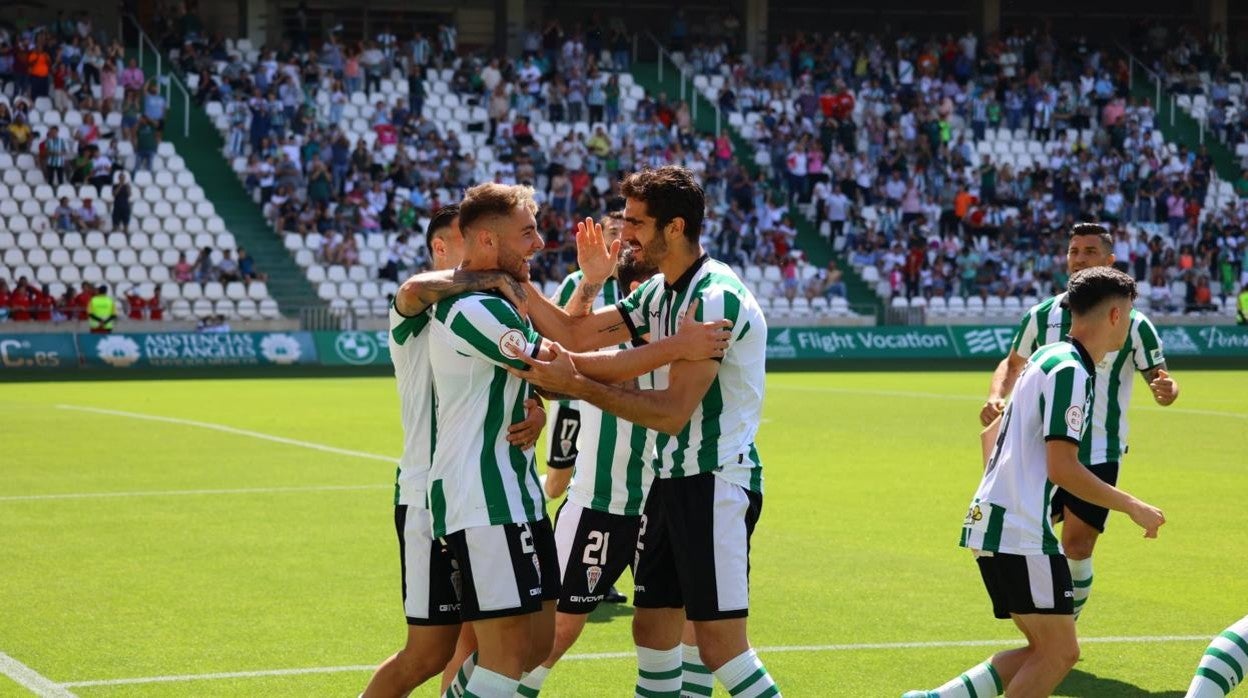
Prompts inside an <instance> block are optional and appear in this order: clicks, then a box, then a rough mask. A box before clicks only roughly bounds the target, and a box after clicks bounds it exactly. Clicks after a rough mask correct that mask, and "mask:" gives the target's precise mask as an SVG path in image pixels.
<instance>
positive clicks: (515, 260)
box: [498, 249, 529, 281]
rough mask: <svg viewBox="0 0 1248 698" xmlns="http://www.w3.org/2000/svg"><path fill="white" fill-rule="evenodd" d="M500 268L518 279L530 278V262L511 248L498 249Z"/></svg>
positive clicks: (526, 279)
mask: <svg viewBox="0 0 1248 698" xmlns="http://www.w3.org/2000/svg"><path fill="white" fill-rule="evenodd" d="M498 269H499V271H505V272H507V273H508V274H511V275H512V276H514V277H515V278H516V280H517V281H528V280H529V262H528V261H527V260H526V259H525V258H524V256H523V255H518V254H516V253H514V252H512V251H510V250H506V249H500V250H499V251H498Z"/></svg>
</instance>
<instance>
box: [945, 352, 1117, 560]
mask: <svg viewBox="0 0 1248 698" xmlns="http://www.w3.org/2000/svg"><path fill="white" fill-rule="evenodd" d="M1092 370H1093V366H1092V363H1091V359H1090V358H1089V357H1088V356H1087V354H1086V352H1084V351H1083V350H1082V349H1081V348H1080V347H1077V346H1075V345H1074V344H1071V343H1069V342H1056V343H1054V344H1049V345H1046V346H1043V347H1041V348H1040V349H1039V350H1037V351H1036V352H1035V353H1034V354H1033V355H1032V357H1031V360H1030V361H1028V363H1027V366H1026V368H1024V369H1023V373H1022V375H1020V376H1019V378H1018V381H1017V382H1016V383H1015V385H1014V391H1013V393H1012V395H1011V397H1010V402H1009V404H1008V405H1006V408H1005V412H1003V413H1002V415H1001V425H1000V427H999V428H998V433H997V442H996V445H995V446H994V448H993V451H992V454H991V455H990V456H989V458H988V464H987V466H986V469H985V472H984V476H983V479H982V480H981V481H980V484H979V488H978V490H977V491H976V492H975V496H974V498H973V499H972V501H971V506H970V508H969V510H968V512H967V517H966V520H965V521H964V522H963V530H962V538H961V541H960V544H961V545H962V546H963V547H967V548H973V549H976V550H986V551H991V552H1002V553H1011V554H1016V555H1036V554H1046V555H1050V554H1057V553H1060V552H1061V545H1060V543H1059V542H1058V539H1057V537H1056V536H1055V535H1054V534H1053V527H1052V524H1051V523H1050V521H1049V516H1048V512H1049V501H1050V499H1051V498H1052V496H1053V490H1054V489H1055V486H1054V485H1053V483H1052V482H1050V481H1049V474H1048V447H1047V443H1048V441H1050V440H1053V439H1063V440H1066V441H1070V442H1072V443H1074V444H1076V445H1077V444H1078V443H1079V441H1080V437H1081V436H1082V434H1083V431H1084V428H1085V425H1086V419H1087V414H1088V411H1089V410H1088V404H1087V403H1088V401H1089V400H1090V399H1091V397H1092V377H1091V376H1092V373H1091V371H1092Z"/></svg>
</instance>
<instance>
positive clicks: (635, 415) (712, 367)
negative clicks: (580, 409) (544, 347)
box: [508, 345, 719, 435]
mask: <svg viewBox="0 0 1248 698" xmlns="http://www.w3.org/2000/svg"><path fill="white" fill-rule="evenodd" d="M551 349H552V352H553V354H554V356H553V357H552V359H551V360H550V361H543V360H540V359H531V358H529V357H528V356H524V357H522V358H521V360H522V361H523V362H524V363H526V364H528V366H529V369H528V370H527V371H521V370H516V369H511V368H509V369H508V370H509V371H511V372H512V373H513V374H514V375H516V376H518V377H520V378H523V379H525V380H527V381H529V382H531V383H534V384H535V385H538V386H540V387H542V388H543V389H544V390H546V391H549V392H551V393H554V394H560V395H567V396H569V397H572V398H576V399H579V400H586V401H588V402H590V403H591V404H593V405H595V406H597V407H599V408H600V409H602V410H603V411H605V412H610V413H611V414H613V415H615V416H617V417H620V418H622V419H625V420H627V421H630V422H632V423H634V424H639V425H641V426H643V427H646V428H648V429H654V430H655V431H660V432H663V433H665V434H671V435H676V434H679V433H680V431H681V430H682V429H684V428H685V425H686V424H688V423H689V418H690V417H691V416H692V415H693V412H694V410H695V409H697V406H698V403H699V402H701V400H702V398H703V397H704V396H705V395H706V391H707V390H708V389H709V388H710V387H711V383H712V382H714V380H715V376H716V375H717V374H718V372H719V364H718V363H717V362H715V361H712V360H710V359H704V360H702V361H679V362H677V363H675V364H673V365H672V369H671V371H670V372H669V375H668V387H667V388H665V389H663V390H637V389H635V388H622V387H618V386H614V385H605V384H603V383H599V382H598V381H595V380H593V379H592V378H589V377H588V376H586V375H584V374H583V373H581V372H579V371H578V370H577V367H576V365H575V364H574V363H573V361H572V356H571V355H570V354H568V353H567V352H564V351H562V349H561V347H559V346H557V345H554V346H552V347H551Z"/></svg>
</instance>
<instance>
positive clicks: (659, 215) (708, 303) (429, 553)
mask: <svg viewBox="0 0 1248 698" xmlns="http://www.w3.org/2000/svg"><path fill="white" fill-rule="evenodd" d="M624 191H625V194H626V196H627V197H628V203H627V205H626V208H625V211H624V214H623V216H622V220H623V221H624V238H625V240H626V241H627V242H628V243H629V253H628V256H630V257H631V258H634V259H635V260H636V261H638V262H642V263H645V264H649V265H651V266H654V267H657V268H658V270H659V271H660V275H659V276H656V277H654V278H652V279H650V280H647V281H646V282H645V283H643V284H641V286H640V287H639V288H638V289H637V290H636V291H634V292H633V293H631V294H626V293H625V292H624V289H620V288H617V293H616V298H615V300H616V304H615V305H612V306H609V307H603V308H601V309H599V310H598V311H596V312H593V313H587V314H581V315H577V316H570V315H568V314H567V313H565V312H564V311H563V310H562V309H560V308H558V307H557V306H555V305H553V304H551V303H550V302H549V301H546V300H545V299H542V298H540V294H535V293H532V292H531V287H527V288H528V292H526V290H525V288H526V287H525V286H516V285H513V284H512V283H511V282H510V281H508V280H507V277H510V279H513V280H518V281H527V279H528V264H529V259H530V258H531V257H532V255H533V254H535V253H537V252H538V251H539V250H540V249H541V248H542V247H543V241H542V238H541V236H540V235H539V233H538V231H537V227H536V219H535V213H536V211H537V205H536V203H535V202H534V200H533V196H532V190H531V189H529V188H527V187H523V186H508V185H501V184H493V183H491V184H484V185H480V186H476V187H473V188H472V189H470V190H469V191H468V193H467V195H466V196H465V198H464V201H463V202H462V203H461V204H460V207H459V218H458V232H460V233H462V262H461V263H460V264H458V265H457V266H458V268H457V269H454V270H453V271H449V273H448V272H443V276H440V277H430V276H428V275H423V276H424V278H421V276H422V275H418V277H414V278H413V279H411V280H409V282H408V283H405V284H404V287H403V289H401V291H400V294H399V297H398V298H396V304H395V313H394V314H393V316H392V330H391V336H392V340H393V341H392V342H391V346H392V351H395V350H396V348H397V352H398V353H397V354H396V357H400V356H403V355H404V353H405V350H404V349H403V347H404V345H406V344H407V343H408V342H412V341H413V340H416V339H420V340H421V343H420V346H422V347H424V349H423V350H422V352H421V353H420V354H416V353H412V356H410V357H407V358H401V359H396V362H395V365H396V374H397V377H398V379H399V392H400V396H401V399H402V400H403V405H404V409H403V417H404V430H405V433H406V435H407V437H408V438H407V440H406V443H405V458H404V461H403V466H402V467H401V470H400V476H399V481H400V485H399V490H400V494H401V496H400V498H399V499H400V500H401V501H402V504H401V505H400V504H399V502H398V501H396V528H397V529H398V533H399V540H400V552H401V556H402V560H403V563H402V564H403V572H404V599H405V609H406V610H407V611H408V621H409V626H410V627H411V628H413V629H412V630H409V641H408V647H406V648H405V649H404V650H403V651H400V652H399V653H397V654H396V655H395V656H394V657H392V658H391V659H389V660H387V662H386V663H384V664H383V665H382V666H381V667H380V668H379V669H378V672H377V674H376V675H375V676H374V678H373V680H372V682H371V683H370V685H369V687H368V690H367V691H366V695H370V696H372V695H378V696H382V695H403V694H405V693H406V692H408V691H410V690H411V689H412V688H414V687H415V686H416V685H418V684H419V683H420V682H422V681H424V680H426V679H427V678H429V677H431V676H432V675H433V674H434V673H436V672H435V671H433V669H434V668H436V667H437V665H438V662H439V661H440V662H442V663H445V662H446V661H447V659H448V658H449V657H450V654H451V652H452V651H453V650H454V647H455V637H456V635H457V632H456V630H457V628H458V623H459V622H460V621H462V622H465V623H470V624H471V627H472V630H473V631H474V634H475V640H476V646H477V650H476V652H475V653H474V654H473V655H471V656H470V657H468V658H467V660H466V662H465V664H464V667H463V669H462V670H461V671H459V672H456V673H457V675H458V676H457V678H458V679H459V681H463V682H464V683H463V685H462V686H461V685H459V684H458V682H456V683H455V684H452V686H451V687H450V689H449V691H448V694H449V695H471V696H479V697H482V698H484V697H491V698H492V697H494V696H498V697H499V698H506V697H510V696H512V695H514V694H517V693H519V694H520V695H535V694H536V692H537V689H538V687H540V683H541V678H542V677H544V671H545V670H544V669H538V667H539V665H540V664H541V663H542V662H544V661H546V662H547V665H549V664H550V663H553V661H548V660H549V659H552V658H551V649H552V645H553V643H554V637H555V634H556V633H555V628H556V622H555V605H556V604H555V602H556V600H560V603H561V604H562V603H563V602H564V600H563V599H562V598H561V595H560V589H561V586H562V585H561V583H560V582H561V579H560V576H561V570H565V569H572V565H570V563H569V562H568V557H567V556H568V555H570V554H571V552H572V551H573V550H578V551H579V553H580V559H579V560H578V565H577V566H576V567H575V569H576V570H578V572H580V574H581V576H583V577H584V580H583V581H584V585H585V586H586V589H584V590H582V591H585V592H586V593H583V594H578V596H580V597H581V599H582V600H581V604H582V606H581V607H579V608H574V606H575V605H576V604H574V603H573V602H574V601H575V600H574V599H572V598H571V595H568V598H567V603H568V608H567V610H568V611H569V612H570V613H572V614H575V613H576V612H578V611H582V612H583V607H584V606H583V605H584V604H585V603H589V604H591V607H592V603H593V600H595V599H594V595H595V592H596V591H597V590H599V585H607V586H609V584H610V581H613V580H609V579H606V578H605V577H609V576H614V575H618V573H619V571H620V570H619V569H617V568H620V567H621V565H620V564H619V563H618V562H617V561H618V560H620V559H625V560H626V559H627V557H629V556H620V555H618V554H612V553H611V549H612V548H613V547H614V548H616V549H619V548H624V549H626V550H627V549H629V548H635V555H634V556H632V557H634V559H635V560H636V562H637V564H636V568H635V576H636V582H637V597H636V599H635V602H636V605H637V607H638V610H637V615H636V619H635V622H634V635H635V639H636V642H637V646H638V660H639V670H638V679H637V692H638V694H639V695H647V696H678V695H679V693H680V690H681V664H682V655H681V650H680V642H681V635H682V629H683V626H684V623H685V619H686V617H687V618H688V619H689V620H691V621H693V622H694V625H695V626H696V635H697V643H698V645H699V647H700V649H701V656H702V658H703V660H704V661H705V663H706V666H707V667H708V668H709V669H710V670H712V671H714V674H715V676H717V677H718V678H719V679H720V681H721V682H722V683H724V685H725V686H727V687H728V688H729V690H730V691H732V693H733V695H747V696H772V695H779V691H778V689H776V687H775V685H774V683H773V682H772V680H771V678H770V676H768V675H767V672H766V670H765V669H763V667H762V664H761V662H760V661H759V660H758V658H757V656H756V655H755V654H754V652H753V650H752V649H751V648H750V646H749V642H748V639H747V636H746V626H745V618H746V615H747V613H748V565H749V558H748V545H749V537H750V535H751V534H752V532H753V527H754V524H755V523H756V522H757V520H758V516H759V513H760V512H761V504H762V472H761V471H762V463H761V460H760V459H759V456H758V452H757V449H756V448H755V447H754V443H753V438H754V434H755V432H756V430H757V427H758V423H759V416H760V414H759V413H760V411H761V406H762V393H763V370H764V354H765V352H764V347H765V339H766V324H765V321H764V319H763V317H762V313H761V310H760V309H759V306H758V304H757V303H756V302H755V301H754V299H753V297H752V296H750V294H749V293H748V291H746V290H745V288H744V286H742V285H741V283H740V281H739V280H738V279H737V278H736V277H735V275H733V274H732V272H731V271H730V270H729V269H728V268H727V267H726V266H724V265H722V264H719V263H718V262H715V261H713V260H710V259H709V258H707V257H706V256H705V254H704V253H702V250H701V248H700V246H699V244H698V241H697V240H698V231H699V230H700V228H701V219H702V215H703V211H704V209H705V201H704V198H703V195H702V190H701V188H700V187H699V186H698V185H697V184H696V182H695V181H694V180H693V177H692V175H691V174H690V173H689V172H688V171H686V170H683V169H680V168H662V169H660V170H656V171H652V172H643V173H638V174H636V175H633V176H632V177H631V178H630V179H629V180H628V182H626V184H625V190H624ZM580 237H582V238H589V240H588V241H587V242H588V243H590V244H586V249H587V250H588V252H587V255H589V256H587V257H585V258H583V259H582V263H583V264H584V265H586V275H587V276H589V275H590V274H591V273H592V274H594V275H595V276H594V278H591V279H588V282H589V283H588V288H587V289H586V291H585V292H586V294H587V295H588V296H589V297H590V298H591V300H592V297H594V296H597V295H598V294H599V293H601V291H602V287H603V284H605V281H606V277H607V276H609V275H610V273H611V271H613V270H614V267H615V261H616V257H615V255H616V251H617V250H618V249H619V248H618V246H614V247H612V248H610V249H608V247H607V245H605V244H603V242H602V238H601V229H600V228H598V227H597V226H595V225H593V224H592V222H590V224H589V225H588V226H582V233H581V235H580ZM430 239H431V241H432V240H434V239H435V238H434V236H433V235H432V234H431V235H430ZM431 244H432V242H431ZM594 254H596V257H594V258H593V259H591V258H590V257H591V256H593V255H594ZM587 262H588V264H586V263H587ZM595 262H597V264H596V265H595ZM451 266H455V265H451ZM430 274H432V272H431V273H430ZM664 279H672V281H670V282H667V281H665V280H664ZM617 282H618V280H617ZM412 298H417V299H419V301H420V302H419V303H413V302H410V301H411V299H412ZM530 318H531V320H530ZM539 332H540V333H539ZM543 335H545V336H543ZM548 337H549V338H548ZM552 340H553V341H552ZM621 345H623V347H627V348H622V347H621ZM413 346H416V345H415V344H413ZM600 347H611V348H610V349H608V350H603V351H597V350H598V349H599V348H600ZM575 352H580V353H575ZM413 367H415V368H413ZM416 373H421V375H422V376H424V377H423V378H421V379H420V380H415V379H412V378H411V377H410V376H411V375H414V374H416ZM651 375H653V377H654V378H653V380H654V383H653V389H643V388H648V387H650V386H649V384H648V383H649V379H648V376H651ZM621 386H627V387H621ZM539 387H540V388H542V389H544V390H545V391H546V392H547V393H548V394H551V395H559V396H566V397H571V398H576V399H580V400H583V401H585V402H587V403H588V404H590V405H594V406H596V407H597V408H600V409H601V410H603V416H602V422H601V424H600V430H599V433H598V435H597V436H598V439H597V441H598V443H597V444H593V445H590V446H589V449H591V450H595V451H602V450H604V449H605V450H614V451H618V452H619V453H621V454H622V455H621V458H624V459H625V460H626V461H627V464H626V467H625V468H624V469H622V470H621V471H620V472H618V473H614V472H612V473H607V472H603V473H591V472H588V471H586V472H583V473H582V475H581V476H580V477H584V479H586V480H591V481H592V480H593V479H595V476H596V477H597V479H598V480H599V481H602V482H604V483H606V484H604V485H602V486H601V487H600V488H596V489H595V491H594V496H592V497H590V506H589V507H585V506H584V505H583V503H582V504H576V502H573V504H576V506H575V507H574V508H573V509H572V510H571V511H575V512H576V514H578V516H576V517H575V518H577V519H579V520H584V517H585V512H586V511H594V510H595V509H596V508H595V507H594V506H593V505H594V504H595V502H596V500H597V499H599V498H600V497H599V495H601V498H603V499H605V500H607V501H606V502H605V503H604V506H603V507H598V508H606V509H608V510H610V509H611V506H612V502H613V500H614V498H615V497H614V494H613V493H612V492H608V491H607V490H608V489H614V488H613V486H612V485H611V483H613V482H617V481H618V482H620V483H621V489H622V491H623V495H622V496H623V500H624V501H623V504H622V509H621V511H622V512H623V513H624V514H627V515H632V516H634V517H636V515H637V513H639V512H642V510H641V501H642V500H643V499H644V498H645V494H646V493H645V491H644V489H645V488H644V483H645V482H646V481H648V479H649V477H650V476H654V477H655V478H656V479H655V484H654V485H653V487H652V488H651V491H650V493H649V495H650V496H649V499H648V500H646V504H645V509H644V512H642V515H641V516H640V518H637V519H636V524H637V526H636V529H627V528H621V529H619V530H616V529H614V528H612V529H611V530H599V529H598V528H585V527H583V526H580V525H579V523H578V521H574V520H569V522H568V524H567V526H566V528H567V530H568V531H569V533H568V535H567V539H568V541H569V542H568V543H565V544H564V547H565V548H566V549H564V550H560V549H558V548H557V545H556V540H555V534H554V532H553V529H552V526H551V524H550V522H549V519H547V517H546V500H545V497H544V493H543V490H542V486H541V483H540V482H539V480H538V478H537V473H536V469H535V467H534V463H533V449H532V442H533V441H534V440H535V438H536V433H535V431H534V429H533V428H532V427H533V426H534V425H535V424H540V423H542V421H544V416H543V415H541V414H540V410H539V409H538V402H537V401H536V399H535V393H536V388H539ZM608 417H611V418H612V420H613V421H612V422H611V423H610V424H611V425H613V426H614V427H615V430H614V433H613V434H607V433H606V432H607V431H608V430H609V426H608V422H607V418H608ZM614 417H619V418H620V420H615V419H614ZM622 420H627V422H625V421H622ZM509 425H512V426H509ZM621 429H623V430H624V431H625V432H626V433H624V434H621V433H620V432H621ZM608 436H611V437H612V438H610V439H608V438H607V437H608ZM625 440H626V442H627V444H626V445H624V444H623V443H622V442H623V441H625ZM607 445H610V447H611V448H609V449H608V447H607ZM409 451H411V452H412V453H416V454H419V456H418V457H417V456H413V457H408V453H409ZM623 454H626V456H625V455H623ZM597 461H598V463H609V462H614V461H613V459H611V458H599V459H597ZM598 463H595V464H594V466H593V467H594V468H596V467H597V465H598ZM586 465H587V470H588V469H589V463H588V462H587V464H586ZM603 467H604V468H606V469H607V470H609V469H610V466H603ZM405 472H406V473H407V474H408V477H407V478H405V477H404V473H405ZM417 478H418V479H420V480H421V484H422V485H423V500H424V501H423V502H417V501H416V500H418V499H421V496H420V493H419V492H418V491H417V490H416V489H415V488H414V487H408V488H407V489H404V487H403V484H404V482H405V480H406V481H411V480H414V479H417ZM599 489H601V492H599V491H598V490H599ZM634 500H635V501H634ZM421 504H423V505H424V506H420V505H421ZM399 506H403V507H404V508H403V509H402V510H401V511H400V509H399V508H398V507H399ZM413 511H415V512H417V513H412V512H413ZM568 515H569V516H573V515H572V514H568ZM400 518H402V519H403V520H402V521H399V519H400ZM426 526H427V528H425V527H426ZM602 528H606V527H602ZM635 530H640V532H641V533H640V540H630V538H631V537H634V536H635V535H636V533H634V531H635ZM417 532H418V533H417ZM594 534H598V537H597V538H595V536H594ZM612 534H615V536H616V537H617V538H623V539H624V540H618V541H617V540H615V539H609V538H608V536H610V535H612ZM414 541H419V544H418V546H417V547H418V550H417V552H418V554H417V555H413V553H412V552H411V549H412V547H413V542H414ZM573 545H575V546H577V547H575V548H573V547H571V546H573ZM591 553H592V554H593V560H589V556H590V554H591ZM561 555H562V556H563V557H562V558H561ZM586 560H589V562H588V563H587V562H586ZM590 563H593V564H590ZM409 567H411V569H409ZM595 568H598V569H599V571H598V575H596V576H598V579H597V580H593V579H592V577H593V576H595V575H594V574H593V572H594V569H595ZM448 590H449V591H450V592H452V593H453V595H454V599H453V600H451V599H448V598H447V597H446V593H445V592H447V591H448ZM413 597H415V598H413ZM587 599H588V601H587ZM451 607H455V609H456V610H457V614H450V613H447V611H448V609H449V608H451ZM413 608H418V609H421V610H422V611H425V612H426V613H427V614H431V612H430V611H429V610H428V609H434V610H437V611H440V612H441V613H440V614H439V618H438V622H439V623H440V625H437V626H436V627H439V628H442V630H439V631H433V632H425V631H422V630H417V628H424V627H427V626H426V625H425V624H423V623H421V622H418V623H415V624H413V620H416V621H424V620H427V619H423V618H419V617H414V616H413V615H412V609H413ZM452 615H454V616H457V617H451V616H452ZM452 621H453V622H452ZM582 622H583V617H582ZM566 644H570V642H569V643H566ZM564 649H566V647H564ZM554 658H557V655H556V656H555V657H554ZM535 670H536V671H535ZM529 672H532V674H529ZM529 676H532V679H530V681H529V682H528V684H526V685H523V686H522V685H521V683H520V682H521V679H524V678H528V677H529ZM533 684H536V685H533ZM708 692H709V691H708Z"/></svg>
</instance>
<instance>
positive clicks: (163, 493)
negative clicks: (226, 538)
mask: <svg viewBox="0 0 1248 698" xmlns="http://www.w3.org/2000/svg"><path fill="white" fill-rule="evenodd" d="M393 487H394V486H393V485H313V486H308V487H250V488H247V487H243V488H238V489H222V490H159V491H136V492H71V493H67V494H18V495H12V496H6V497H0V502H23V501H31V500H40V499H96V498H103V497H176V496H183V495H197V494H275V493H283V492H338V491H350V490H380V489H391V488H393Z"/></svg>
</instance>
